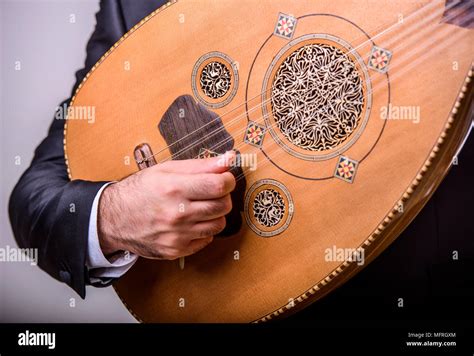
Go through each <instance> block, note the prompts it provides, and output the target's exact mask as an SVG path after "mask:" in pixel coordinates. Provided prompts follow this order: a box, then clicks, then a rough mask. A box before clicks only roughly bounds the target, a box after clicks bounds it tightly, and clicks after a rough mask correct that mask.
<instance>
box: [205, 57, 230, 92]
mask: <svg viewBox="0 0 474 356" xmlns="http://www.w3.org/2000/svg"><path fill="white" fill-rule="evenodd" d="M199 84H200V85H201V89H202V91H203V92H204V94H206V96H207V97H209V98H212V99H218V98H222V97H223V96H224V95H226V94H227V92H228V91H229V88H230V85H231V74H230V70H229V69H228V68H227V66H226V65H225V64H223V63H220V62H210V63H208V64H206V66H205V67H204V68H203V69H202V72H201V78H200V80H199Z"/></svg>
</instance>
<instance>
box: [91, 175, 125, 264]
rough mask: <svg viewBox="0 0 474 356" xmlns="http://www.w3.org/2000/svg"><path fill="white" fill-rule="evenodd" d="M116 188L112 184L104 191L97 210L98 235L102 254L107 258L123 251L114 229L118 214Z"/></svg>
mask: <svg viewBox="0 0 474 356" xmlns="http://www.w3.org/2000/svg"><path fill="white" fill-rule="evenodd" d="M115 188H116V187H115V184H111V185H109V186H107V187H106V188H105V189H104V191H103V192H102V195H101V196H100V199H99V207H98V210H97V235H98V238H99V245H100V248H101V250H102V253H103V254H104V256H106V257H107V256H110V255H113V254H115V253H117V252H119V251H122V250H123V248H122V247H121V244H120V239H119V236H118V235H117V233H116V231H115V229H114V226H115V225H116V222H117V221H116V220H117V216H116V215H117V214H116V213H115V212H114V191H115Z"/></svg>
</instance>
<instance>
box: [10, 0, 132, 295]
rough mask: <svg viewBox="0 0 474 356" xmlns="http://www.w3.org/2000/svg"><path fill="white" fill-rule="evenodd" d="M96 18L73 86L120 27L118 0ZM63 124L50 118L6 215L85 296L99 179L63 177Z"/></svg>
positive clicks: (45, 263)
mask: <svg viewBox="0 0 474 356" xmlns="http://www.w3.org/2000/svg"><path fill="white" fill-rule="evenodd" d="M96 19H97V24H96V27H95V30H94V32H93V34H92V36H91V38H90V40H89V42H88V44H87V59H86V64H85V68H84V69H82V70H80V71H78V72H77V73H76V79H77V81H76V85H75V86H74V90H75V88H76V87H77V86H78V85H79V83H80V82H81V81H82V80H83V78H84V76H85V75H86V73H87V72H88V71H89V70H90V68H91V67H92V66H93V65H94V63H95V62H96V61H97V60H98V59H100V57H101V56H102V55H103V54H104V53H105V52H106V51H107V50H108V49H109V48H110V47H111V46H112V45H113V44H114V43H115V42H116V41H117V40H118V39H119V38H120V37H121V36H122V35H123V33H124V32H125V26H124V22H123V14H122V11H121V6H120V3H119V2H118V1H112V0H110V1H102V2H101V5H100V10H99V12H98V13H97V15H96ZM68 102H69V100H67V101H66V103H68ZM63 129H64V120H53V123H52V124H51V126H50V128H49V131H48V135H47V137H46V138H45V139H44V140H43V142H42V143H41V144H40V145H39V146H38V147H37V149H36V151H35V155H34V158H33V161H32V162H31V165H30V167H29V168H28V169H27V170H26V172H25V173H24V174H23V175H22V177H21V178H20V180H19V182H18V183H17V185H16V186H15V188H14V190H13V192H12V194H11V197H10V203H9V214H10V221H11V225H12V228H13V233H14V235H15V238H16V240H17V242H18V245H19V246H20V247H24V248H37V249H38V264H39V266H40V267H41V268H42V269H43V270H45V271H46V272H47V273H49V274H50V275H51V276H53V277H54V278H56V279H58V280H60V281H62V282H64V283H67V284H68V285H69V286H71V287H72V288H73V289H74V290H75V291H76V292H77V293H78V294H79V295H80V296H81V297H82V298H84V297H85V284H86V283H88V282H89V277H88V272H87V268H86V266H85V259H86V253H87V239H88V226H89V218H90V212H91V207H92V202H93V200H94V197H95V196H96V194H97V192H98V191H99V189H100V188H101V187H102V185H103V184H104V182H88V181H82V180H74V181H70V180H69V179H68V175H67V171H66V165H65V161H64V148H63V137H64V134H63Z"/></svg>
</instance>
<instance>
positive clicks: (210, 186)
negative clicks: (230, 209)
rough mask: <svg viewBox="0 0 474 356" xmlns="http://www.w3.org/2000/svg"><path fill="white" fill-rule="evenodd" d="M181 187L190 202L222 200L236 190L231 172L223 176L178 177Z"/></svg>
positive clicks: (213, 174)
mask: <svg viewBox="0 0 474 356" xmlns="http://www.w3.org/2000/svg"><path fill="white" fill-rule="evenodd" d="M175 178H176V180H177V181H179V187H180V189H181V191H182V193H183V195H184V197H186V198H187V199H189V200H211V199H218V198H222V197H224V196H225V195H227V194H229V193H230V192H232V191H233V190H234V188H235V184H236V183H235V178H234V176H233V175H232V173H230V172H225V173H221V174H215V173H207V174H206V173H198V174H189V175H176V177H175Z"/></svg>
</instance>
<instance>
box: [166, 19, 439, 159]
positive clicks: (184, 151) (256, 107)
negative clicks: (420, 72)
mask: <svg viewBox="0 0 474 356" xmlns="http://www.w3.org/2000/svg"><path fill="white" fill-rule="evenodd" d="M436 16H437V15H433V16H431V17H430V18H427V19H425V20H426V21H429V20H430V19H432V18H434V17H436ZM426 21H425V22H426ZM416 25H418V26H419V25H420V24H419V23H417V24H416ZM406 30H408V29H406ZM425 30H426V28H425V29H424V30H423V31H425ZM405 32H406V31H404V32H402V33H400V34H399V35H398V36H396V37H395V38H393V39H391V40H390V41H388V43H387V45H388V44H390V43H393V42H394V41H396V40H398V38H400V37H401V36H403V35H404V33H405ZM422 34H423V32H418V33H417V37H421V35H422ZM411 42H413V39H412V41H411ZM406 45H407V44H406V42H405V43H404V44H403V47H405V46H406ZM356 48H357V47H356ZM399 48H401V47H400V46H398V47H395V48H393V49H392V51H394V52H396V51H395V50H398V49H399ZM369 57H370V54H369V55H368V58H369ZM412 57H413V56H412ZM368 58H367V59H368ZM342 60H344V57H341V58H339V59H337V60H335V61H332V62H330V63H329V64H327V65H326V66H325V67H327V66H328V65H330V64H331V63H335V62H336V61H342ZM269 90H271V88H270V89H269ZM310 90H314V88H308V90H307V91H310ZM370 93H372V91H369V94H370ZM282 94H284V93H281V92H280V93H279V94H278V95H282ZM272 99H273V97H271V98H270V99H268V100H265V101H263V103H264V104H263V105H265V104H266V103H268V102H269V101H270V100H272ZM297 100H298V98H296V99H295V100H294V101H291V102H290V103H293V104H294V103H295V102H296V101H297ZM263 105H256V106H255V107H253V108H252V109H250V110H249V111H247V113H248V112H251V111H253V110H255V109H259V108H261V107H262V106H263ZM247 113H243V115H245V116H246V114H247ZM262 118H263V116H260V117H259V118H257V119H256V120H253V121H259V120H261V119H262ZM236 122H237V120H236V119H233V120H231V121H230V122H228V123H226V125H225V127H224V128H221V127H219V128H218V129H216V130H214V131H212V132H209V133H206V136H205V137H202V138H200V140H197V141H194V142H192V143H191V144H189V145H188V146H186V147H184V148H182V149H181V150H179V151H178V152H176V153H174V154H173V155H172V156H171V157H170V158H165V159H164V160H162V161H160V162H159V163H164V162H166V161H168V160H169V159H173V158H176V157H178V156H180V155H182V154H184V153H186V152H187V151H188V150H191V149H193V148H194V147H197V146H199V145H200V144H201V143H202V142H204V141H206V140H207V139H208V138H209V137H212V136H213V135H215V134H217V133H219V132H222V131H226V130H227V129H229V127H231V126H232V125H233V124H234V123H236ZM266 127H267V128H268V127H269V126H268V125H267V126H266ZM270 127H271V126H270ZM196 131H198V130H196ZM245 131H246V127H245V128H243V129H242V130H241V132H238V135H236V136H240V135H241V134H242V135H243V134H244V133H245ZM232 140H233V137H232V136H230V137H228V138H227V139H224V140H223V141H222V142H221V143H222V144H218V143H215V144H214V145H213V146H212V147H211V148H212V150H216V148H219V147H221V146H222V145H224V144H226V143H229V142H231V141H232ZM244 144H245V143H244ZM216 145H217V146H216ZM242 146H243V145H242ZM157 154H158V153H157Z"/></svg>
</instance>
